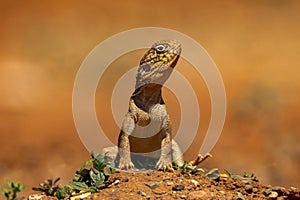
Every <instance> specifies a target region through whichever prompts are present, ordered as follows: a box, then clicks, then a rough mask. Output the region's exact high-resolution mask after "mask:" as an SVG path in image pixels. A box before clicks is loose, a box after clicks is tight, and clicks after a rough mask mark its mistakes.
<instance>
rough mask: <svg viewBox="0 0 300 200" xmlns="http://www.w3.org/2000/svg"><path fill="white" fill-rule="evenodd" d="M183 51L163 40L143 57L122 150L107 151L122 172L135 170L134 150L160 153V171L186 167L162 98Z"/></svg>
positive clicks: (122, 135) (122, 133)
mask: <svg viewBox="0 0 300 200" xmlns="http://www.w3.org/2000/svg"><path fill="white" fill-rule="evenodd" d="M181 50H182V48H181V44H180V43H179V42H177V41H175V40H161V41H158V42H155V43H154V44H153V45H152V46H151V48H150V49H149V50H148V51H147V52H146V53H145V54H144V56H143V57H142V59H141V61H140V64H139V67H138V70H137V74H136V83H135V91H134V92H133V93H132V95H131V97H130V100H129V109H128V112H127V113H126V115H125V117H124V120H123V122H122V127H121V130H120V134H119V137H118V147H112V148H110V147H109V148H104V149H103V153H104V154H105V155H106V156H107V157H108V158H109V159H110V160H115V159H119V169H135V165H134V163H133V162H132V160H131V153H132V152H134V151H135V150H134V149H140V150H141V149H142V152H143V150H144V153H145V152H157V150H158V152H159V153H160V155H159V156H158V161H157V163H156V165H155V168H156V169H158V170H172V165H171V163H172V161H174V162H175V163H176V164H177V165H178V166H182V165H183V164H184V161H183V157H182V152H181V150H180V148H179V145H178V144H177V143H176V141H175V140H173V139H172V125H171V120H170V116H169V114H168V112H167V109H166V105H165V102H164V100H163V98H162V87H163V85H164V83H165V82H166V80H167V79H168V78H169V76H170V75H171V73H172V71H173V69H174V68H175V66H176V64H177V62H178V60H179V58H180V54H181ZM138 138H140V139H138ZM139 140H140V141H139ZM154 143H155V144H156V146H155V145H154ZM157 144H158V145H157ZM149 146H150V148H149ZM146 149H148V150H146ZM209 156H210V155H205V156H204V157H203V156H201V155H199V156H198V157H197V158H196V159H195V160H193V161H191V162H189V164H190V165H198V164H199V163H200V162H202V161H203V160H204V159H206V158H207V157H209Z"/></svg>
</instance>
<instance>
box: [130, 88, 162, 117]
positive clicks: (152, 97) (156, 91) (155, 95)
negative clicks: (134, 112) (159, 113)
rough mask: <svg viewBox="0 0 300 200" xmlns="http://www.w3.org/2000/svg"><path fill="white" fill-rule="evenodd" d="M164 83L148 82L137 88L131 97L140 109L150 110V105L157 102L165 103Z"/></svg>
mask: <svg viewBox="0 0 300 200" xmlns="http://www.w3.org/2000/svg"><path fill="white" fill-rule="evenodd" d="M161 88H162V85H159V84H153V83H152V84H146V85H143V86H142V87H140V88H138V89H136V90H135V91H134V93H133V94H132V95H131V99H133V100H134V103H135V105H136V106H137V107H139V108H140V109H142V110H144V111H146V112H148V111H149V109H150V107H151V106H153V105H155V104H164V101H163V99H162V96H161Z"/></svg>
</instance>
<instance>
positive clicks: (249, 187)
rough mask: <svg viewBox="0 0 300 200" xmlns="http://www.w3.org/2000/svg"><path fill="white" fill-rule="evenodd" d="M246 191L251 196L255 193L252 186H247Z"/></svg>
mask: <svg viewBox="0 0 300 200" xmlns="http://www.w3.org/2000/svg"><path fill="white" fill-rule="evenodd" d="M245 190H246V192H247V193H248V194H251V193H252V191H253V186H252V185H246V186H245Z"/></svg>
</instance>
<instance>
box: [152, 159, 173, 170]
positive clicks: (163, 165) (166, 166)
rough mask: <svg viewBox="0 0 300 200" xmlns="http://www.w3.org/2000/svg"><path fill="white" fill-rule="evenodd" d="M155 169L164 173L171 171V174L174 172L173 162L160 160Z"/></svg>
mask: <svg viewBox="0 0 300 200" xmlns="http://www.w3.org/2000/svg"><path fill="white" fill-rule="evenodd" d="M155 168H156V169H158V170H162V171H169V172H173V171H174V169H173V167H172V164H171V161H167V159H159V161H158V162H157V164H156V166H155Z"/></svg>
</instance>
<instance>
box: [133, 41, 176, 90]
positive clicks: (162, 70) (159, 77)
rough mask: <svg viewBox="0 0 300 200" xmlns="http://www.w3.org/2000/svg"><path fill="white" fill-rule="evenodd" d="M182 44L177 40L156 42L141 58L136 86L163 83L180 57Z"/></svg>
mask: <svg viewBox="0 0 300 200" xmlns="http://www.w3.org/2000/svg"><path fill="white" fill-rule="evenodd" d="M180 53H181V44H180V43H178V42H177V41H175V40H162V41H158V42H156V43H154V44H153V45H152V47H151V48H150V49H149V50H148V51H147V52H146V53H145V55H144V56H143V58H142V59H141V62H140V66H139V68H138V72H137V76H136V88H139V87H141V86H143V85H145V84H149V83H154V84H160V85H163V84H164V82H165V81H166V80H167V79H168V77H169V76H170V74H171V72H172V69H173V68H174V67H175V66H176V63H177V61H178V59H179V57H180Z"/></svg>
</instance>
